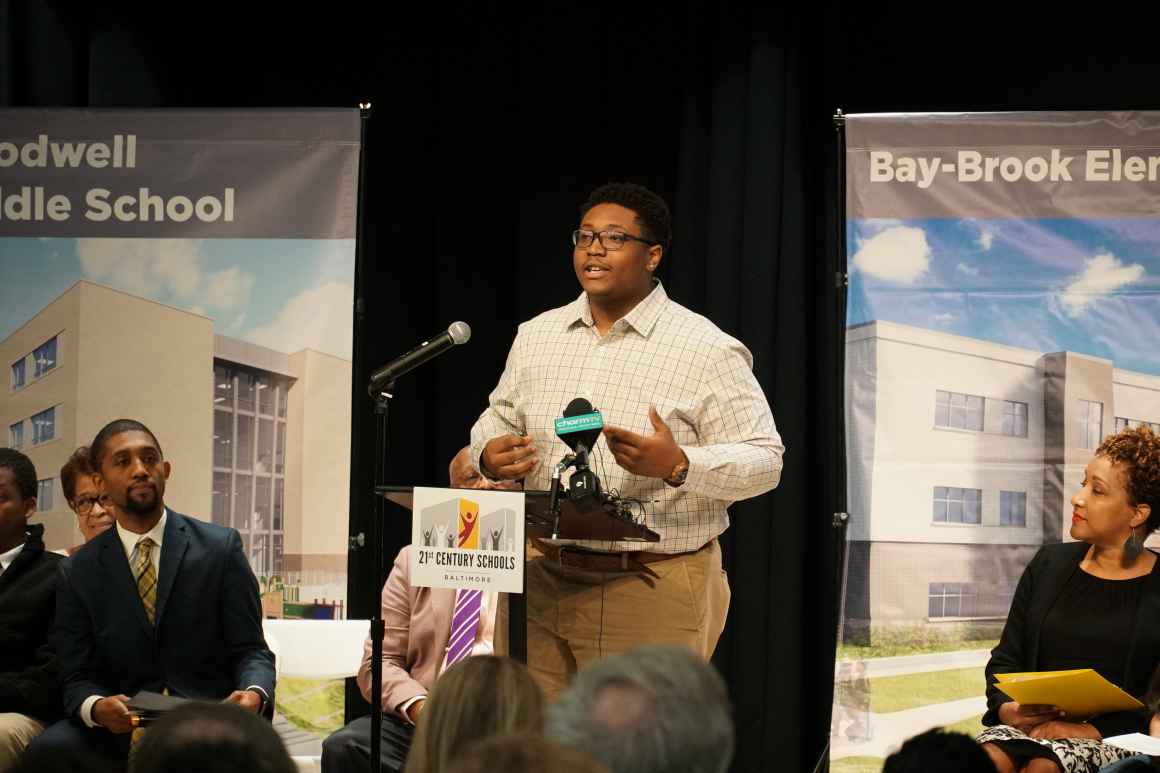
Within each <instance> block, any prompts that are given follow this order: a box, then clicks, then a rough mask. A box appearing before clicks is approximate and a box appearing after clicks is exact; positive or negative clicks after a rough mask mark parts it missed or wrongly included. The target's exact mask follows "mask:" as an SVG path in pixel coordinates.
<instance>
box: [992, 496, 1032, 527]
mask: <svg viewBox="0 0 1160 773" xmlns="http://www.w3.org/2000/svg"><path fill="white" fill-rule="evenodd" d="M999 525H1000V526H1026V525H1027V492H1025V491H1000V492H999Z"/></svg>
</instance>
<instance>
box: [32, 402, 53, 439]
mask: <svg viewBox="0 0 1160 773" xmlns="http://www.w3.org/2000/svg"><path fill="white" fill-rule="evenodd" d="M54 437H56V408H49V409H48V410H47V411H41V412H40V413H38V414H36V415H35V416H33V417H32V445H38V444H40V443H44V442H47V441H49V440H52V439H53V438H54Z"/></svg>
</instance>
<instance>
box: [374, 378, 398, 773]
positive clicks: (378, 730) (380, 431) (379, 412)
mask: <svg viewBox="0 0 1160 773" xmlns="http://www.w3.org/2000/svg"><path fill="white" fill-rule="evenodd" d="M394 390H395V382H393V381H392V382H391V383H389V384H387V385H386V387H384V388H383V389H382V390H381V391H379V394H378V395H377V396H376V397H375V476H374V477H375V480H374V486H375V488H374V491H375V494H374V501H375V507H374V513H373V514H372V517H371V524H370V532H371V535H370V545H371V550H372V551H373V552H374V561H373V562H372V563H373V564H374V567H375V569H374V572H375V574H374V577H375V587H376V588H378V589H379V593H378V594H377V595H376V597H375V611H374V614H373V615H371V773H381V771H382V769H383V758H382V743H383V735H382V733H383V634H384V633H386V623H385V622H384V621H383V603H382V590H381V587H380V586H381V585H382V582H383V551H384V549H385V546H384V545H383V531H384V530H383V518H385V517H386V512H385V510H386V505H385V502H386V498H385V497H382V496H379V494H378V492H379V490H380V487H382V486H386V485H387V409H388V408H389V407H390V401H391V397H392V396H393V395H392V394H391V393H392V392H394Z"/></svg>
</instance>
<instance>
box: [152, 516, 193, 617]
mask: <svg viewBox="0 0 1160 773" xmlns="http://www.w3.org/2000/svg"><path fill="white" fill-rule="evenodd" d="M188 549H189V532H188V531H187V530H186V526H185V521H184V519H183V516H181V515H179V514H177V513H175V512H173V511H172V510H170V511H169V518H168V519H167V520H166V522H165V535H164V536H163V537H162V538H161V572H160V575H159V576H158V578H157V623H158V625H160V624H161V616H162V615H163V614H165V603H166V602H167V601H168V600H169V592H170V591H172V590H173V581H174V580H175V579H176V578H177V570H178V568H179V567H180V566H181V560H182V559H183V558H184V557H185V551H186V550H188Z"/></svg>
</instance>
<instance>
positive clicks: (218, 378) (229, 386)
mask: <svg viewBox="0 0 1160 773" xmlns="http://www.w3.org/2000/svg"><path fill="white" fill-rule="evenodd" d="M213 405H214V407H215V408H225V409H226V410H228V411H232V410H233V409H234V374H233V373H232V372H230V369H229V368H227V367H225V366H224V365H215V366H214V368H213Z"/></svg>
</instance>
